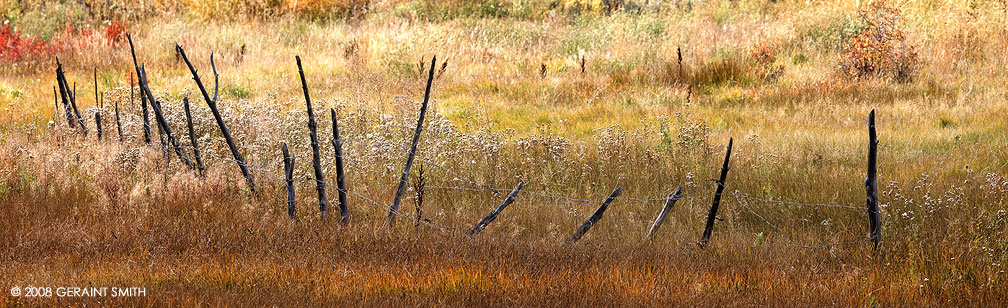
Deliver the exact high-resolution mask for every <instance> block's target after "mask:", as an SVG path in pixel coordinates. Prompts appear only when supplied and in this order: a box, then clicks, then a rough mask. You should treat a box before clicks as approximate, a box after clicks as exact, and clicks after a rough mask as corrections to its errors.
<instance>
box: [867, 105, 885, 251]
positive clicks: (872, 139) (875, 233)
mask: <svg viewBox="0 0 1008 308" xmlns="http://www.w3.org/2000/svg"><path fill="white" fill-rule="evenodd" d="M878 143H879V141H878V136H877V135H876V133H875V110H874V109H872V111H871V113H869V114H868V176H867V177H866V178H865V191H866V192H867V194H868V198H867V200H868V202H867V205H868V231H869V232H870V239H871V242H872V249H873V250H874V251H875V252H876V253H878V252H879V248H880V247H881V245H880V243H879V242H880V241H881V240H882V229H881V228H882V218H880V217H879V209H878Z"/></svg>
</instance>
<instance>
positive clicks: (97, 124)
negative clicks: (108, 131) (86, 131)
mask: <svg viewBox="0 0 1008 308" xmlns="http://www.w3.org/2000/svg"><path fill="white" fill-rule="evenodd" d="M94 121H95V131H96V132H98V141H101V140H102V129H101V111H100V110H95V113H94Z"/></svg>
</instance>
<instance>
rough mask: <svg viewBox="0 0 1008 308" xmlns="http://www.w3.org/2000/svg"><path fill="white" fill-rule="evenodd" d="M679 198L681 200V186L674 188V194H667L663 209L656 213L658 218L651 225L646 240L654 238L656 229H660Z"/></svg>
mask: <svg viewBox="0 0 1008 308" xmlns="http://www.w3.org/2000/svg"><path fill="white" fill-rule="evenodd" d="M679 198H682V186H679V187H676V190H675V192H674V193H672V194H669V195H668V198H666V201H665V207H664V208H662V210H661V212H659V213H658V217H657V218H655V221H654V224H652V225H651V229H650V230H648V233H647V237H648V239H651V238H653V237H654V232H655V230H658V227H661V225H662V222H664V221H665V216H668V213H669V211H670V210H672V207H674V206H675V203H676V201H678V200H679Z"/></svg>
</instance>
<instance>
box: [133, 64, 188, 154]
mask: <svg viewBox="0 0 1008 308" xmlns="http://www.w3.org/2000/svg"><path fill="white" fill-rule="evenodd" d="M137 78H139V79H138V80H139V82H140V89H141V92H140V94H143V95H146V96H147V100H148V101H150V102H151V110H154V119H156V120H157V123H158V127H160V128H161V130H162V131H163V132H164V134H163V135H165V138H166V139H168V142H169V143H170V145H171V146H172V147H173V148H174V149H175V154H176V155H178V157H179V159H180V160H182V162H183V163H185V164H186V166H189V168H191V169H194V170H195V169H196V166H195V165H193V162H192V161H191V160H189V155H187V154H185V152H183V151H182V147H181V146H179V143H178V139H176V138H175V135H174V134H173V133H172V130H171V127H170V126H168V120H167V119H166V118H165V116H164V112H162V110H161V103H159V102H157V101H156V100H155V99H154V94H153V93H151V89H150V82H149V81H148V80H147V71H146V70H145V69H144V68H143V67H140V74H139V75H138V76H137ZM169 155H170V154H169Z"/></svg>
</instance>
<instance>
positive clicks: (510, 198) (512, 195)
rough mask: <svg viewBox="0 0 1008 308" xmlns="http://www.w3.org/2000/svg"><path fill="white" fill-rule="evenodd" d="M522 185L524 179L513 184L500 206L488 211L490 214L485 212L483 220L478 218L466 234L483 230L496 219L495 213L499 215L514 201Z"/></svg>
mask: <svg viewBox="0 0 1008 308" xmlns="http://www.w3.org/2000/svg"><path fill="white" fill-rule="evenodd" d="M524 185H525V182H524V181H519V182H518V185H517V186H515V188H514V189H512V190H511V193H509V194H508V195H507V198H504V202H503V203H501V204H500V206H497V208H495V209H494V210H493V211H490V214H487V216H486V217H484V218H483V220H480V221H479V222H478V223H476V225H475V226H473V228H472V229H471V230H469V233H468V235H469V236H473V235H476V234H477V233H480V231H483V228H486V226H487V225H488V224H490V223H491V222H493V221H494V219H497V215H500V212H501V211H503V210H504V208H506V207H507V206H508V205H510V204H511V203H513V202H514V201H515V197H517V196H518V191H519V190H521V188H522V186H524Z"/></svg>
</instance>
